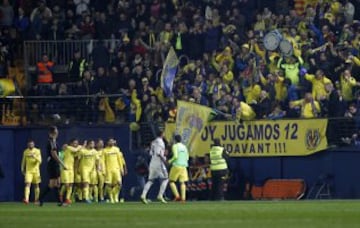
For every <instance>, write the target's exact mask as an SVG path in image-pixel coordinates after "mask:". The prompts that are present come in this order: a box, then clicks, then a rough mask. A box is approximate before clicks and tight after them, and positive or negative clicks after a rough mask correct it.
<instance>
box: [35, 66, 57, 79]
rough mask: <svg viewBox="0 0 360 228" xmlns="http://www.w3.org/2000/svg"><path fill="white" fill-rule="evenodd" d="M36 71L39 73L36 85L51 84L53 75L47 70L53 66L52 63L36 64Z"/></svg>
mask: <svg viewBox="0 0 360 228" xmlns="http://www.w3.org/2000/svg"><path fill="white" fill-rule="evenodd" d="M36 65H37V69H38V71H39V74H38V80H37V82H38V83H52V82H53V74H52V72H51V71H49V70H48V68H52V67H53V66H54V63H53V62H51V61H48V62H46V63H44V62H38V63H37V64H36Z"/></svg>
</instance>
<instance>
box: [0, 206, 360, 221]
mask: <svg viewBox="0 0 360 228" xmlns="http://www.w3.org/2000/svg"><path fill="white" fill-rule="evenodd" d="M11 227H24V228H32V227H36V228H42V227H66V228H70V227H77V228H82V227H84V228H92V227H96V228H105V227H129V228H131V227H156V228H161V227H171V228H173V227H206V228H210V227H216V228H228V227H237V228H244V227H266V228H278V227H306V228H309V227H326V228H329V227H360V201H356V200H354V201H338V200H331V201H229V202H187V203H185V204H181V203H169V204H166V205H164V204H160V203H151V204H149V205H143V204H141V203H135V202H132V203H128V202H126V203H124V204H116V205H114V204H90V205H87V204H73V205H72V206H71V207H57V206H56V205H55V204H50V203H48V204H45V205H44V207H39V206H35V205H23V204H21V203H0V228H11Z"/></svg>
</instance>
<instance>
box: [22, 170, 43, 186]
mask: <svg viewBox="0 0 360 228" xmlns="http://www.w3.org/2000/svg"><path fill="white" fill-rule="evenodd" d="M25 183H31V184H39V183H41V177H40V173H38V172H35V173H25Z"/></svg>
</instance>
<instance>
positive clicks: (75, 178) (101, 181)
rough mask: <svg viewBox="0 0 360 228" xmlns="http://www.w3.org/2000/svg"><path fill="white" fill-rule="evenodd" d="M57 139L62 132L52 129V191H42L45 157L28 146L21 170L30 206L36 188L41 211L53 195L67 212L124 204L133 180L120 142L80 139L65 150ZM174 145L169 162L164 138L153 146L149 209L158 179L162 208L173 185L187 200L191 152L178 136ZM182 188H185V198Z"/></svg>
mask: <svg viewBox="0 0 360 228" xmlns="http://www.w3.org/2000/svg"><path fill="white" fill-rule="evenodd" d="M57 136H58V130H57V128H56V127H51V128H50V131H49V139H48V145H47V154H48V156H47V172H48V176H49V185H47V186H46V187H45V188H44V189H42V190H41V191H40V187H39V184H40V182H41V177H40V164H41V161H42V159H41V152H40V150H39V149H38V148H36V147H35V143H34V141H33V140H29V141H28V146H27V148H26V149H25V151H24V154H23V159H22V165H21V171H22V173H23V174H24V176H25V191H24V200H23V201H24V203H25V204H28V203H29V195H30V187H31V184H33V185H34V195H35V203H37V204H39V205H40V206H42V205H43V202H44V198H45V196H46V195H47V194H48V193H49V192H50V191H51V190H53V192H54V193H55V195H56V198H58V200H59V205H63V206H67V205H70V204H71V203H72V201H74V199H77V200H80V201H84V202H87V203H91V202H98V201H104V200H105V198H106V201H108V202H111V203H117V202H119V193H120V190H121V186H122V177H123V176H124V175H126V174H127V167H126V163H125V159H124V156H123V154H122V152H121V151H120V149H119V147H117V146H116V140H115V139H114V138H110V139H108V140H107V142H106V145H104V141H103V140H102V139H98V140H97V141H96V142H95V141H94V140H85V141H84V142H83V143H82V144H80V142H79V140H78V139H72V140H70V141H69V142H68V144H65V145H63V146H62V149H61V150H60V149H59V147H58V144H57ZM174 141H175V142H174V144H173V145H172V148H171V152H172V157H171V158H170V159H169V160H167V158H166V147H165V141H164V135H163V132H160V131H159V132H158V134H157V138H156V139H155V140H153V141H152V143H151V148H150V152H149V153H150V155H151V161H150V164H149V176H148V180H147V183H146V184H145V186H144V189H143V191H142V194H141V197H140V199H141V201H142V202H143V203H144V204H148V202H149V201H148V200H147V198H146V196H147V193H148V191H149V190H150V188H151V186H152V184H153V182H154V180H155V179H159V180H160V183H161V184H160V189H159V193H158V196H157V199H158V200H159V201H160V202H162V203H167V202H166V200H165V199H164V197H163V196H164V192H165V190H166V188H167V185H168V182H169V181H170V188H171V190H172V193H173V195H174V200H175V201H181V202H184V201H185V200H186V184H185V182H187V181H188V180H189V177H188V172H187V167H188V161H189V153H188V150H187V148H186V146H185V145H184V144H183V143H181V136H180V135H175V136H174ZM169 165H171V169H170V173H169V174H168V171H167V167H168V166H169ZM59 180H60V181H59ZM176 182H179V184H180V194H179V192H178V189H177V186H176V184H175V183H176ZM60 186H61V188H59V187H60ZM40 192H41V194H40ZM120 201H121V200H120Z"/></svg>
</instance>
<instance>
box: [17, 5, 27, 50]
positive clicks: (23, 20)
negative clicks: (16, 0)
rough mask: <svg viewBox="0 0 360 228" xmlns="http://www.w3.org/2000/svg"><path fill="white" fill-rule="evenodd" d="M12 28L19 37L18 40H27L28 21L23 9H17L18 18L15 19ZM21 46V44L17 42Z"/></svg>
mask: <svg viewBox="0 0 360 228" xmlns="http://www.w3.org/2000/svg"><path fill="white" fill-rule="evenodd" d="M14 26H15V28H16V30H17V32H18V34H19V35H20V37H19V40H26V39H27V38H28V29H29V26H30V19H29V17H28V16H26V15H25V12H24V9H23V8H21V7H20V8H19V9H18V16H17V17H16V18H15V21H14ZM19 43H20V44H21V45H22V42H19Z"/></svg>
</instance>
